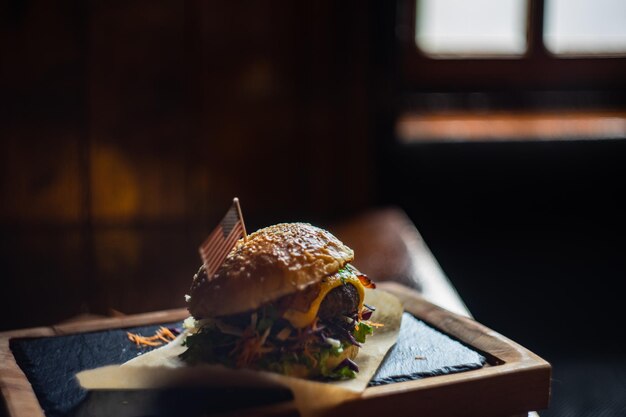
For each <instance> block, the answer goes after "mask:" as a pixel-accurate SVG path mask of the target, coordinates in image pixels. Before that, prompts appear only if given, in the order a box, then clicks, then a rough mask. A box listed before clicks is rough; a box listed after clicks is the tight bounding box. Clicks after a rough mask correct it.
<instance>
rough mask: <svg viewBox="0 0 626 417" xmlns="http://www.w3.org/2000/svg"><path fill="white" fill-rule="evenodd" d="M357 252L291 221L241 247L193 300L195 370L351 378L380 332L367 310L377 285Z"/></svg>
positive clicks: (202, 277) (189, 343)
mask: <svg viewBox="0 0 626 417" xmlns="http://www.w3.org/2000/svg"><path fill="white" fill-rule="evenodd" d="M353 258H354V252H353V251H352V249H350V248H349V247H347V246H346V245H344V244H343V243H342V242H341V241H339V240H338V239H337V238H336V237H335V236H333V235H332V234H331V233H329V232H328V231H326V230H323V229H320V228H318V227H315V226H312V225H310V224H306V223H282V224H277V225H274V226H270V227H267V228H264V229H261V230H258V231H257V232H254V233H252V234H250V235H249V236H247V238H245V239H240V240H239V241H238V242H237V243H236V245H235V247H234V248H233V249H232V250H231V252H230V253H229V254H228V256H227V257H226V259H225V261H224V262H223V264H222V265H221V267H220V268H219V269H218V270H217V272H216V273H215V274H214V275H212V276H207V273H206V269H205V267H204V266H201V267H200V269H199V271H198V273H197V274H196V275H195V276H194V278H193V282H192V286H191V290H190V294H189V295H188V296H187V302H188V308H189V312H190V313H191V317H190V318H189V319H187V320H186V321H185V327H186V329H187V336H186V339H185V340H184V346H186V350H185V351H184V352H183V353H182V354H181V355H180V357H181V359H183V360H184V361H185V362H188V363H213V364H222V365H225V366H227V367H231V368H251V369H257V370H265V371H270V372H276V373H281V374H285V375H289V376H295V377H302V378H315V379H334V380H336V379H349V378H353V377H355V376H356V373H357V372H358V370H359V369H358V366H357V364H356V363H355V362H354V359H355V357H356V356H357V354H358V352H359V348H360V347H361V345H362V344H363V343H364V342H365V339H366V337H367V336H368V335H370V334H372V332H373V327H375V326H376V325H377V324H376V323H373V322H371V321H369V319H370V317H371V315H372V312H373V311H374V307H372V306H368V305H366V304H364V296H365V288H375V285H374V284H373V283H372V282H371V281H370V280H369V279H368V278H367V276H365V275H364V274H362V273H361V272H359V271H358V270H357V269H356V268H355V267H354V266H352V265H351V264H350V262H351V261H352V260H353Z"/></svg>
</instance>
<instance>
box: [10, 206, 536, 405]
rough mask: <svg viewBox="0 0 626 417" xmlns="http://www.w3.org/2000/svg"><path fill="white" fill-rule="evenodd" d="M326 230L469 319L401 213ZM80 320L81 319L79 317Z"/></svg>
mask: <svg viewBox="0 0 626 417" xmlns="http://www.w3.org/2000/svg"><path fill="white" fill-rule="evenodd" d="M329 229H330V230H331V231H332V232H333V233H334V234H335V235H337V236H338V237H339V238H340V239H341V240H343V241H344V242H345V243H346V244H347V245H349V246H350V247H352V248H353V249H354V250H355V262H354V263H355V265H356V266H357V267H358V268H359V269H361V270H362V271H366V272H367V273H368V274H369V275H370V276H371V277H372V278H374V279H375V280H376V281H395V282H399V283H401V284H404V285H405V286H408V287H411V288H414V289H417V290H419V291H420V292H421V293H422V295H423V296H424V297H425V298H426V299H428V300H429V301H431V302H432V303H434V304H437V305H439V306H441V307H444V308H445V309H447V310H450V311H452V312H454V313H456V314H459V315H462V316H466V317H471V314H470V312H469V311H468V309H467V307H466V306H465V304H464V303H463V301H462V300H461V297H460V296H459V294H458V293H457V292H456V290H455V289H454V287H453V286H452V285H451V283H450V281H449V280H448V278H447V277H446V276H445V274H444V273H443V271H442V269H441V267H440V266H439V264H438V263H437V261H436V259H435V257H434V256H433V254H432V253H431V251H430V250H429V248H428V246H427V245H426V243H425V242H424V240H423V239H422V237H421V235H420V234H419V232H418V231H417V230H416V228H415V226H414V225H413V223H412V222H411V220H410V219H409V218H408V217H407V216H406V214H405V213H404V212H403V211H402V210H399V209H395V208H388V209H382V210H376V211H371V212H368V213H364V214H362V215H360V216H358V217H356V218H353V219H351V220H349V221H346V222H342V223H339V224H336V225H330V226H329ZM140 287H141V286H140ZM137 295H139V294H137ZM153 310H156V309H153ZM83 318H84V317H83ZM88 318H93V316H91V317H88ZM128 319H131V318H130V317H129V318H128ZM80 320H81V317H79V318H78V321H79V322H80ZM96 324H97V323H96ZM72 326H79V327H81V325H80V323H77V322H76V320H71V321H70V322H66V323H63V324H61V325H60V326H54V327H46V328H42V332H44V333H45V331H52V332H53V331H54V329H57V328H62V329H65V330H66V331H68V332H69V331H71V330H72V329H73V327H72ZM46 329H52V330H46ZM31 333H32V332H31ZM42 335H44V334H42ZM0 415H2V409H1V407H0ZM528 415H529V416H536V413H530V414H528Z"/></svg>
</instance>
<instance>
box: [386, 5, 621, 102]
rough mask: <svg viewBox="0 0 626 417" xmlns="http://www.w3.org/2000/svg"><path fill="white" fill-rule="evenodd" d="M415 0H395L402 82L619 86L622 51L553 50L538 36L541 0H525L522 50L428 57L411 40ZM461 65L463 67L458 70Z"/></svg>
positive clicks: (464, 86)
mask: <svg viewBox="0 0 626 417" xmlns="http://www.w3.org/2000/svg"><path fill="white" fill-rule="evenodd" d="M417 1H419V0H399V4H398V13H397V19H396V34H397V39H398V43H399V53H400V66H401V68H400V71H401V75H402V80H403V81H404V84H405V85H406V86H407V87H409V88H413V89H419V90H426V91H428V90H441V89H446V90H456V91H463V90H476V89H480V90H494V89H497V90H501V89H517V90H535V89H578V90H580V89H613V88H619V89H624V88H625V87H626V77H624V74H626V57H624V56H606V55H603V56H597V57H595V56H587V57H581V56H566V55H554V54H552V53H551V52H549V51H548V49H547V48H546V47H545V45H544V42H543V23H544V0H528V7H529V10H528V13H527V18H528V20H527V26H526V27H527V29H526V32H527V34H526V36H527V45H528V48H527V51H526V53H525V54H523V55H521V56H515V57H511V56H503V57H498V56H493V57H487V58H481V57H467V58H459V57H454V58H449V57H432V56H429V55H428V54H426V53H424V52H422V51H421V50H420V49H419V47H418V45H417V43H416V42H415V33H416V18H415V17H416V10H417ZM459 68H462V71H460V70H459Z"/></svg>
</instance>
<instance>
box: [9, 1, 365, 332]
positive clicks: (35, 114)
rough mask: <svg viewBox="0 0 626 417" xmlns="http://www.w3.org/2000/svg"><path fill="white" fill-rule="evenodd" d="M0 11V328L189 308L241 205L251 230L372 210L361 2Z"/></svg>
mask: <svg viewBox="0 0 626 417" xmlns="http://www.w3.org/2000/svg"><path fill="white" fill-rule="evenodd" d="M0 7H1V10H0V22H1V23H0V26H1V31H2V35H1V36H0V42H1V43H0V45H1V53H0V61H1V69H0V97H1V98H0V105H1V106H2V107H1V109H2V111H1V112H0V113H1V114H0V118H1V119H0V121H1V123H0V136H1V144H0V169H1V176H0V229H1V230H2V252H3V254H2V257H1V258H0V259H1V262H2V265H1V267H2V271H3V272H2V281H3V282H2V288H3V291H2V292H3V293H4V294H13V296H12V297H11V298H9V299H7V300H6V301H4V302H3V303H2V307H1V313H2V314H0V317H2V319H1V320H0V329H1V328H8V327H20V326H25V325H33V324H42V323H50V322H52V321H55V320H59V319H61V318H64V317H68V316H71V315H73V314H76V313H77V312H81V311H84V312H105V311H106V309H107V308H115V309H119V310H122V311H124V312H133V311H140V310H142V309H156V308H166V307H174V306H179V305H182V294H183V293H184V290H185V286H186V282H187V281H188V280H189V279H190V277H191V275H192V274H193V272H194V269H195V266H196V264H197V263H198V257H197V254H196V248H197V245H198V244H199V243H200V242H201V240H202V239H203V237H204V236H205V235H206V234H208V232H209V231H210V229H211V228H212V227H213V225H214V224H215V223H216V222H217V221H218V220H219V218H220V216H221V215H223V213H224V211H225V210H226V208H227V207H228V205H229V204H230V199H232V197H233V196H235V195H237V196H239V197H240V198H241V200H242V203H243V209H244V214H245V215H246V219H247V221H248V226H249V228H251V229H255V228H257V227H261V226H263V225H266V224H268V223H273V222H277V221H281V220H295V219H300V220H310V221H320V220H328V219H332V218H336V217H340V216H343V215H347V214H350V213H353V212H355V211H358V210H360V209H363V208H365V207H367V206H368V205H369V204H370V203H371V202H372V201H373V199H374V198H375V192H374V190H373V188H372V181H373V178H374V175H375V167H374V164H373V162H372V146H371V142H372V141H371V133H370V132H371V129H370V125H371V123H372V122H371V120H370V113H371V103H370V98H371V95H372V93H371V91H372V88H373V86H374V85H373V82H372V74H371V73H370V65H369V61H370V59H371V57H370V50H369V42H368V41H367V40H368V38H369V37H370V36H371V35H370V30H371V16H370V14H371V12H370V10H369V9H368V5H367V4H361V5H359V7H354V5H349V4H344V3H343V2H334V1H322V2H315V3H308V2H290V1H262V2H252V3H243V2H204V1H196V0H187V1H174V0H150V1H144V0H134V1H118V0H116V1H100V0H94V1H78V0H74V1H63V2H61V1H52V2H50V1H38V0H30V1H5V2H3V3H2V6H0ZM172 280H178V281H176V282H177V283H178V284H177V285H174V284H173V282H172ZM181 282H182V284H181ZM144 285H149V291H150V292H151V293H153V294H158V293H160V294H163V295H161V296H159V295H153V296H151V300H150V302H147V301H144V300H136V299H132V297H131V296H130V295H128V294H132V293H137V291H141V288H142V286H144ZM133 291H134V292H133ZM170 292H173V293H174V294H173V295H172V294H170ZM125 294H126V295H125ZM159 297H161V298H159ZM9 316H10V317H9Z"/></svg>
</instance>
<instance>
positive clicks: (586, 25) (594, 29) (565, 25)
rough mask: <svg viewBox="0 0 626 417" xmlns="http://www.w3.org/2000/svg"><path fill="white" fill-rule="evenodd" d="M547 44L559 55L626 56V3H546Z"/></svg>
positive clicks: (558, 0)
mask: <svg viewBox="0 0 626 417" xmlns="http://www.w3.org/2000/svg"><path fill="white" fill-rule="evenodd" d="M544 22H545V23H544V42H545V44H546V47H547V48H548V50H549V51H550V52H552V53H554V54H559V55H598V54H604V55H612V54H624V53H626V1H624V0H550V1H548V2H546V11H545V19H544Z"/></svg>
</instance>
